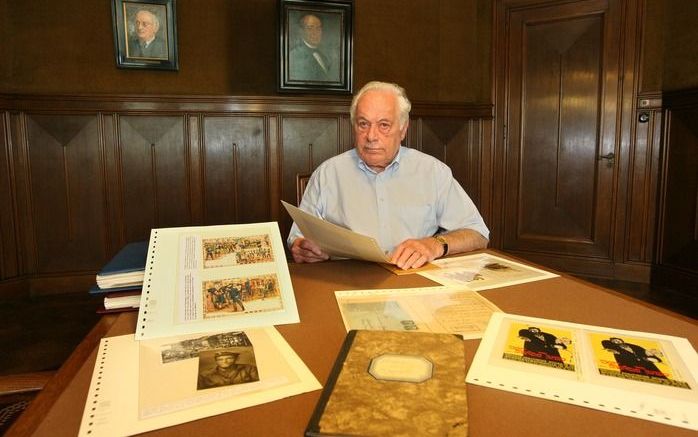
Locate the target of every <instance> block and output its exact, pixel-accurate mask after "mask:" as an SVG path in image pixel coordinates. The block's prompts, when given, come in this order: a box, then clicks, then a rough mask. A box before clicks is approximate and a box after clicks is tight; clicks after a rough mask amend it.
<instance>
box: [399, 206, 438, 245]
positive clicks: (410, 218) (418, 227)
mask: <svg viewBox="0 0 698 437" xmlns="http://www.w3.org/2000/svg"><path fill="white" fill-rule="evenodd" d="M399 211H400V217H399V218H398V220H399V221H400V222H401V223H402V224H403V226H404V227H405V228H406V229H407V230H408V233H409V235H408V236H407V238H423V237H426V236H429V235H433V234H434V232H436V229H437V228H438V225H437V223H436V215H435V213H434V206H433V205H431V204H429V203H426V204H410V205H402V206H401V207H400V208H399Z"/></svg>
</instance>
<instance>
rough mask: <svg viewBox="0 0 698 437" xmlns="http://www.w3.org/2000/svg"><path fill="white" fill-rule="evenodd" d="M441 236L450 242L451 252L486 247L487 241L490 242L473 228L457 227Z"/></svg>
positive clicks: (449, 248) (449, 249) (449, 250)
mask: <svg viewBox="0 0 698 437" xmlns="http://www.w3.org/2000/svg"><path fill="white" fill-rule="evenodd" d="M441 236H442V237H443V238H444V239H445V240H446V242H447V243H448V253H449V254H454V253H463V252H471V251H473V250H478V249H484V248H486V247H487V243H489V240H488V239H486V238H485V237H483V236H482V235H480V233H479V232H477V231H474V230H472V229H457V230H455V231H451V232H446V233H445V234H441Z"/></svg>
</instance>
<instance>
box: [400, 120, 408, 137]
mask: <svg viewBox="0 0 698 437" xmlns="http://www.w3.org/2000/svg"><path fill="white" fill-rule="evenodd" d="M409 125H410V122H409V120H408V121H406V122H405V125H404V126H403V127H402V132H400V141H403V140H404V139H405V137H406V136H407V128H408V127H409Z"/></svg>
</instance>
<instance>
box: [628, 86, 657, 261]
mask: <svg viewBox="0 0 698 437" xmlns="http://www.w3.org/2000/svg"><path fill="white" fill-rule="evenodd" d="M637 107H638V110H637V112H636V114H635V115H636V117H635V118H636V120H639V121H638V123H637V124H636V129H635V138H634V142H633V147H632V152H631V161H632V162H631V163H630V165H629V168H630V184H628V191H629V193H628V213H627V220H626V223H627V231H626V241H627V244H626V254H625V260H626V261H630V262H637V263H642V264H644V265H649V263H651V262H652V255H653V248H654V229H655V225H656V223H655V222H656V205H657V181H658V174H659V158H660V152H661V133H662V110H661V99H660V98H656V97H652V96H646V97H640V98H639V101H638V106H637ZM645 117H646V118H645Z"/></svg>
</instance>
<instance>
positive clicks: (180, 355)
mask: <svg viewBox="0 0 698 437" xmlns="http://www.w3.org/2000/svg"><path fill="white" fill-rule="evenodd" d="M242 346H252V343H250V340H249V338H247V335H246V334H245V333H244V332H243V331H234V332H224V333H221V334H213V335H205V336H202V337H196V338H192V339H188V340H182V341H178V342H176V343H169V344H164V345H163V346H162V351H161V355H162V362H163V364H166V363H171V362H174V361H179V360H188V359H189V358H197V357H198V356H199V352H202V351H210V350H214V349H224V348H230V347H242Z"/></svg>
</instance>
